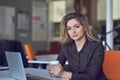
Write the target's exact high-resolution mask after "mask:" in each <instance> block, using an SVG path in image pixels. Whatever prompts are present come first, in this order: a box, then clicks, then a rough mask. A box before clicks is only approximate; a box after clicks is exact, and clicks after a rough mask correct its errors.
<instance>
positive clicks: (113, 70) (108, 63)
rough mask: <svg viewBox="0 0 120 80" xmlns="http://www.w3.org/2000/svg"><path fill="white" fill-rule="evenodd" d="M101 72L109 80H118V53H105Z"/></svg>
mask: <svg viewBox="0 0 120 80" xmlns="http://www.w3.org/2000/svg"><path fill="white" fill-rule="evenodd" d="M103 71H104V73H105V75H106V77H107V78H108V79H110V80H120V51H115V50H111V51H105V59H104V64H103Z"/></svg>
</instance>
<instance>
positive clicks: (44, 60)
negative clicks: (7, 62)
mask: <svg viewBox="0 0 120 80" xmlns="http://www.w3.org/2000/svg"><path fill="white" fill-rule="evenodd" d="M57 56H58V54H54V55H38V56H36V58H37V60H32V61H28V63H30V64H34V63H35V64H42V65H41V66H40V67H41V68H43V69H46V66H47V64H49V62H50V61H55V60H56V59H57Z"/></svg>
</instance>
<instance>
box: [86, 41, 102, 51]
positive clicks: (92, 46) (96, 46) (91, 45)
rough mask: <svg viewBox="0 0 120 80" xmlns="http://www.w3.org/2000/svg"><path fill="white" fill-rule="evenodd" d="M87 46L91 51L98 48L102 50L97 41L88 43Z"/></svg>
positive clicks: (100, 44)
mask: <svg viewBox="0 0 120 80" xmlns="http://www.w3.org/2000/svg"><path fill="white" fill-rule="evenodd" d="M88 46H90V47H91V48H93V49H95V48H98V47H101V48H103V45H102V43H101V42H98V41H88Z"/></svg>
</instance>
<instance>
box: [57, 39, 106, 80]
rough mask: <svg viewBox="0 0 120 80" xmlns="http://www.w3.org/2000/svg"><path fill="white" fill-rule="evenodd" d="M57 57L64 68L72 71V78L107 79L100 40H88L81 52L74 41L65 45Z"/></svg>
mask: <svg viewBox="0 0 120 80" xmlns="http://www.w3.org/2000/svg"><path fill="white" fill-rule="evenodd" d="M57 59H58V60H59V61H60V63H61V64H62V65H63V68H64V70H66V71H69V72H72V79H71V80H107V79H106V77H105V75H104V73H103V68H102V66H103V61H104V48H103V46H102V44H101V43H99V42H95V41H89V40H87V41H86V43H85V44H84V46H83V48H82V50H81V51H80V52H77V49H76V46H75V43H74V42H72V43H70V44H66V45H63V46H62V48H61V51H60V53H59V56H58V58H57ZM66 61H68V65H65V62H66Z"/></svg>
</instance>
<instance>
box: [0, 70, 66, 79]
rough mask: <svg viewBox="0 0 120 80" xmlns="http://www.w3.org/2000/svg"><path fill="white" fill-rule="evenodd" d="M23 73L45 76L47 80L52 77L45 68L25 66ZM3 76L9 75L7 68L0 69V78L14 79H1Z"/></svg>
mask: <svg viewBox="0 0 120 80" xmlns="http://www.w3.org/2000/svg"><path fill="white" fill-rule="evenodd" d="M25 73H26V74H27V75H28V74H29V75H32V76H38V77H43V78H47V79H49V80H52V77H50V75H49V73H48V71H47V70H45V69H37V68H26V69H25ZM3 77H6V78H8V77H9V70H5V71H0V80H14V79H10V78H9V79H3ZM54 80H68V79H64V78H54Z"/></svg>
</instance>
